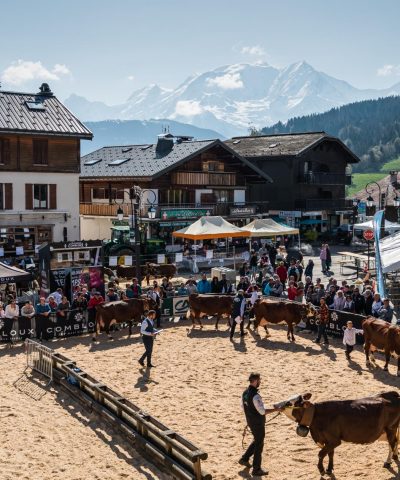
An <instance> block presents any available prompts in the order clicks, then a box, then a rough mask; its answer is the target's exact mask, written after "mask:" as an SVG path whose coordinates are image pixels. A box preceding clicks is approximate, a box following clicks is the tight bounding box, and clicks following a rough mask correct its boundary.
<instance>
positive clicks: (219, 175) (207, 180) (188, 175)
mask: <svg viewBox="0 0 400 480" xmlns="http://www.w3.org/2000/svg"><path fill="white" fill-rule="evenodd" d="M172 184H175V185H213V186H225V187H234V186H236V173H234V172H174V173H173V174H172Z"/></svg>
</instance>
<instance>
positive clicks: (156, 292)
mask: <svg viewBox="0 0 400 480" xmlns="http://www.w3.org/2000/svg"><path fill="white" fill-rule="evenodd" d="M186 290H187V291H188V294H189V289H188V287H187V286H186ZM147 296H148V297H149V298H151V299H152V300H153V301H154V303H155V304H156V309H155V313H156V315H155V318H156V322H157V328H160V326H161V292H160V287H159V286H156V287H150V289H149V291H148V293H147Z"/></svg>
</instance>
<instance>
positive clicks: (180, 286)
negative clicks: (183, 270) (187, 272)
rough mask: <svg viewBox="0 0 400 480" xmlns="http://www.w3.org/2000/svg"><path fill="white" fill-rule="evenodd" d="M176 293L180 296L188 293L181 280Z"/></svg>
mask: <svg viewBox="0 0 400 480" xmlns="http://www.w3.org/2000/svg"><path fill="white" fill-rule="evenodd" d="M177 295H178V296H182V297H184V296H187V295H189V290H188V289H187V288H186V286H185V284H184V283H183V282H182V283H181V284H180V285H179V288H178V291H177Z"/></svg>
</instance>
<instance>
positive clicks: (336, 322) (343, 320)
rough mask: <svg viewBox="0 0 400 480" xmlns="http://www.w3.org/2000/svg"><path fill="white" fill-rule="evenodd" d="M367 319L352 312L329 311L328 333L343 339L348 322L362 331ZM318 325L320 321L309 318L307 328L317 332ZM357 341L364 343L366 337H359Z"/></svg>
mask: <svg viewBox="0 0 400 480" xmlns="http://www.w3.org/2000/svg"><path fill="white" fill-rule="evenodd" d="M365 318H366V317H364V316H363V315H357V314H355V313H351V312H341V311H338V310H329V322H328V324H327V327H326V333H327V334H328V335H331V336H332V337H339V338H343V331H344V329H345V328H346V324H347V322H348V321H351V322H353V327H354V328H359V329H362V322H363V320H364V319H365ZM318 324H319V320H318V319H317V318H308V319H307V327H306V328H307V329H308V330H317V329H318ZM356 339H357V343H359V344H363V343H364V337H363V336H362V335H357V336H356Z"/></svg>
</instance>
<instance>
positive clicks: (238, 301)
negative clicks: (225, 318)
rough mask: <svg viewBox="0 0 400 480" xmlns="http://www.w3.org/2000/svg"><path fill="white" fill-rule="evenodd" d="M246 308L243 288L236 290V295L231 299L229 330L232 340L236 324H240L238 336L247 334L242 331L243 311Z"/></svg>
mask: <svg viewBox="0 0 400 480" xmlns="http://www.w3.org/2000/svg"><path fill="white" fill-rule="evenodd" d="M245 309H246V298H245V296H244V290H238V292H237V295H236V296H235V297H234V299H233V306H232V320H231V321H232V325H231V332H230V339H231V340H233V335H234V333H235V328H236V324H237V323H239V324H240V336H241V337H243V336H244V335H247V332H245V331H244V311H245Z"/></svg>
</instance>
